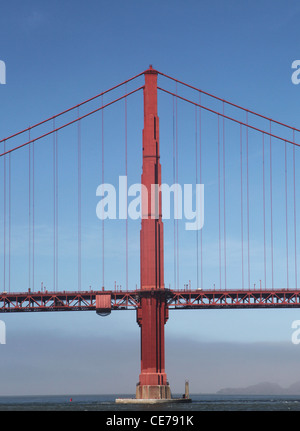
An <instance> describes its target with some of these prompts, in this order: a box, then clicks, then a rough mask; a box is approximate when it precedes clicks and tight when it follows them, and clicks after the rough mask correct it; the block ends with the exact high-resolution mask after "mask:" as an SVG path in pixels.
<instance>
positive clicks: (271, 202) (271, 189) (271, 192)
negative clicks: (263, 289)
mask: <svg viewBox="0 0 300 431" xmlns="http://www.w3.org/2000/svg"><path fill="white" fill-rule="evenodd" d="M271 133H272V122H271V120H270V207H271V208H270V209H271V280H272V289H274V259H273V174H272V136H271Z"/></svg>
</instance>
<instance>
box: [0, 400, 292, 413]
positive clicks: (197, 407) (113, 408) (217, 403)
mask: <svg viewBox="0 0 300 431" xmlns="http://www.w3.org/2000/svg"><path fill="white" fill-rule="evenodd" d="M119 397H120V398H130V397H132V396H130V395H117V396H113V395H66V396H64V395H59V396H19V397H16V396H14V397H3V396H2V397H0V411H102V412H113V413H115V414H117V412H120V413H121V412H123V413H124V412H130V411H131V412H148V413H151V412H162V414H163V412H168V414H172V413H171V412H174V413H175V412H185V413H190V414H192V412H197V411H300V396H273V395H272V396H267V395H265V396H243V395H241V396H237V395H191V398H192V400H193V401H192V403H189V404H168V405H165V404H164V405H155V406H153V405H149V406H145V405H143V406H137V405H131V406H130V405H120V404H115V402H114V401H115V398H119ZM134 416H136V414H135V415H134Z"/></svg>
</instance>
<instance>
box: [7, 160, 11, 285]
mask: <svg viewBox="0 0 300 431" xmlns="http://www.w3.org/2000/svg"><path fill="white" fill-rule="evenodd" d="M8 168H9V173H8V291H9V292H10V288H11V153H9V155H8Z"/></svg>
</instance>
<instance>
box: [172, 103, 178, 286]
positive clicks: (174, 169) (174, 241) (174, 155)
mask: <svg viewBox="0 0 300 431" xmlns="http://www.w3.org/2000/svg"><path fill="white" fill-rule="evenodd" d="M175 182H176V144H175V97H174V96H173V184H175ZM175 194H176V191H175ZM175 194H174V199H175V200H176V197H175ZM173 243H174V289H177V272H176V220H175V206H174V223H173Z"/></svg>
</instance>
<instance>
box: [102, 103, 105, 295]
mask: <svg viewBox="0 0 300 431" xmlns="http://www.w3.org/2000/svg"><path fill="white" fill-rule="evenodd" d="M101 100H102V107H103V106H104V105H103V95H102V97H101ZM101 113H102V143H101V145H102V184H104V109H102V110H101ZM104 239H105V238H104V220H102V287H103V288H104V282H105V278H104V269H105V268H104V251H105V247H104Z"/></svg>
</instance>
